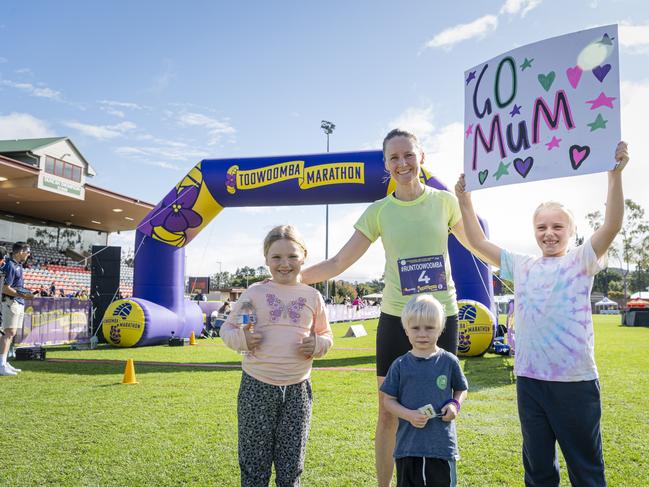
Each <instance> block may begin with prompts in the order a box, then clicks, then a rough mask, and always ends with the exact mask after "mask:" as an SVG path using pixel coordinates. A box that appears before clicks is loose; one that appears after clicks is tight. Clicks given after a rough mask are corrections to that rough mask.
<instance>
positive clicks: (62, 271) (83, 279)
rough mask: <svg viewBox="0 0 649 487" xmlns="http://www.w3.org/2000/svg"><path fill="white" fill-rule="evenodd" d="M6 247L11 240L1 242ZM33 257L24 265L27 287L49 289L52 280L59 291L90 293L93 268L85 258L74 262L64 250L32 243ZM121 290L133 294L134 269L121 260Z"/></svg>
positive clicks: (126, 294) (32, 289)
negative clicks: (91, 270)
mask: <svg viewBox="0 0 649 487" xmlns="http://www.w3.org/2000/svg"><path fill="white" fill-rule="evenodd" d="M2 245H4V246H5V247H7V250H10V249H11V246H12V245H13V244H12V243H11V242H4V243H2ZM31 249H32V258H31V259H30V261H28V264H27V266H26V267H25V273H24V278H25V287H26V288H27V289H30V290H31V291H37V290H38V289H39V288H41V286H42V287H43V289H45V290H46V291H49V289H50V286H51V284H52V282H54V286H55V287H56V292H57V294H58V293H59V290H61V289H63V290H64V292H65V294H66V295H70V294H74V293H76V292H77V291H81V290H85V291H86V293H88V295H89V294H90V271H89V270H88V269H87V264H86V262H85V261H84V260H82V261H79V262H75V261H73V260H72V259H70V258H69V257H67V256H66V255H65V254H63V253H62V252H60V251H58V250H56V249H52V248H50V247H43V246H38V245H32V246H31ZM119 290H120V292H121V293H122V296H125V297H126V296H132V295H133V268H132V267H128V266H127V265H125V264H124V263H122V265H121V267H120V289H119Z"/></svg>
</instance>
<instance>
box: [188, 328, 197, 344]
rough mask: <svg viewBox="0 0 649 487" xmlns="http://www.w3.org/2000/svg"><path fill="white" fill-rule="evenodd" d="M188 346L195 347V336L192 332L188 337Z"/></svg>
mask: <svg viewBox="0 0 649 487" xmlns="http://www.w3.org/2000/svg"><path fill="white" fill-rule="evenodd" d="M189 344H190V345H196V335H195V334H194V332H193V331H192V334H191V335H189Z"/></svg>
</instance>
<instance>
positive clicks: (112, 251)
mask: <svg viewBox="0 0 649 487" xmlns="http://www.w3.org/2000/svg"><path fill="white" fill-rule="evenodd" d="M121 259H122V248H121V247H106V246H102V245H93V246H92V258H91V260H90V270H91V274H90V300H91V301H92V333H93V334H94V333H95V332H96V331H97V328H99V327H100V326H101V322H102V320H103V318H104V313H105V312H106V308H108V306H109V305H110V303H112V302H113V300H114V299H117V297H118V293H119V277H120V263H121ZM97 338H99V341H100V342H105V341H106V340H105V339H104V334H103V333H102V332H101V330H99V332H98V333H97Z"/></svg>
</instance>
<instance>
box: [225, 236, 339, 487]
mask: <svg viewBox="0 0 649 487" xmlns="http://www.w3.org/2000/svg"><path fill="white" fill-rule="evenodd" d="M306 253H307V252H306V247H305V245H304V243H303V241H302V238H301V237H300V236H299V234H298V233H297V232H296V231H295V229H293V227H290V226H280V227H276V228H274V229H273V230H271V231H270V233H269V234H268V235H267V236H266V239H265V240H264V256H265V257H266V264H267V265H268V267H269V269H270V273H271V275H272V280H271V281H267V282H263V283H258V284H255V285H253V286H251V287H250V288H248V289H247V290H246V291H245V292H244V293H243V294H242V295H241V298H240V299H239V301H237V303H236V304H235V305H234V308H233V310H232V312H231V313H230V315H229V316H228V319H227V321H226V322H225V324H224V325H223V326H222V327H221V337H222V338H223V341H224V342H225V343H226V344H227V345H228V346H229V347H230V348H232V349H234V350H237V351H240V352H247V353H246V354H245V355H244V356H243V363H242V368H243V374H242V378H241V386H240V388H239V397H238V424H239V467H240V469H241V485H242V486H248V485H250V486H252V485H255V486H257V485H267V484H268V481H269V480H270V475H271V468H272V464H273V463H274V464H275V474H276V478H277V482H278V485H299V478H300V475H301V473H302V470H303V468H304V455H305V453H306V442H307V439H308V436H309V426H310V421H311V409H312V393H311V380H310V375H311V366H312V363H313V358H314V357H321V356H323V355H324V354H326V353H327V351H328V350H329V348H330V347H331V345H332V343H333V337H332V333H331V328H330V326H329V322H328V320H327V315H326V311H325V305H324V301H323V300H322V296H321V295H320V293H319V292H318V291H316V290H315V289H313V288H311V287H309V286H307V285H304V284H301V283H299V282H298V276H299V274H300V269H301V267H302V264H303V263H304V259H305V257H306ZM246 302H247V303H252V306H253V307H254V310H255V315H256V322H255V323H254V324H248V325H247V326H245V327H243V328H242V327H240V326H239V324H238V323H237V316H238V315H240V314H241V312H242V304H243V303H246Z"/></svg>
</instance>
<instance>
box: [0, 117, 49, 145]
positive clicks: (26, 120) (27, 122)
mask: <svg viewBox="0 0 649 487" xmlns="http://www.w3.org/2000/svg"><path fill="white" fill-rule="evenodd" d="M54 135H55V134H54V132H52V130H51V129H50V127H49V125H48V124H47V123H46V122H44V121H42V120H39V119H38V118H36V117H33V116H32V115H30V114H28V113H10V114H9V115H5V116H0V139H38V138H41V137H52V136H54Z"/></svg>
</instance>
